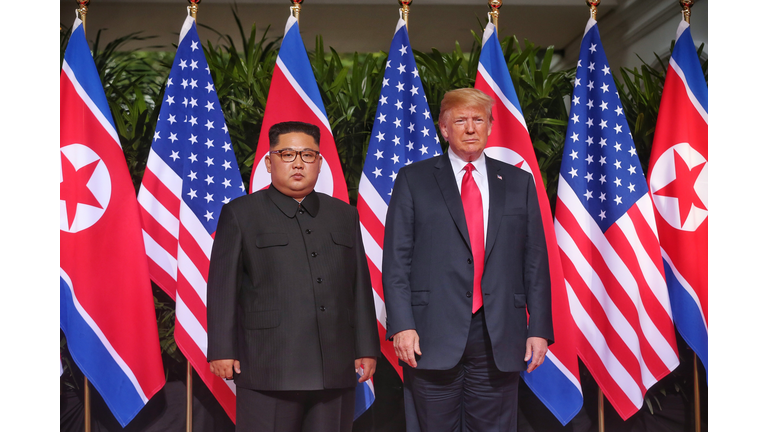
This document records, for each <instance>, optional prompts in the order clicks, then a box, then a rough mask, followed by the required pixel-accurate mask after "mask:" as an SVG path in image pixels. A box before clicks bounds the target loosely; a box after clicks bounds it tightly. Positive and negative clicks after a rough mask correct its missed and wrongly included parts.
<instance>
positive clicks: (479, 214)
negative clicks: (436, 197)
mask: <svg viewBox="0 0 768 432" xmlns="http://www.w3.org/2000/svg"><path fill="white" fill-rule="evenodd" d="M474 169H475V167H474V166H473V165H472V164H471V163H468V164H467V166H465V167H464V178H462V179H461V203H462V204H463V205H464V216H465V217H466V218H467V228H468V229H469V243H470V245H471V246H472V261H474V263H475V275H474V279H473V283H472V313H475V312H477V310H478V309H480V306H482V305H483V290H482V288H481V281H482V280H483V267H484V266H485V234H484V233H483V231H484V230H483V225H484V224H483V199H482V198H481V197H480V189H479V188H478V187H477V183H475V179H473V178H472V171H473V170H474Z"/></svg>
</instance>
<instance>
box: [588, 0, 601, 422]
mask: <svg viewBox="0 0 768 432" xmlns="http://www.w3.org/2000/svg"><path fill="white" fill-rule="evenodd" d="M585 2H586V3H587V6H589V13H590V16H591V17H592V19H593V20H595V21H597V7H598V6H600V0H585ZM597 430H598V432H605V398H604V397H603V389H601V388H600V386H598V387H597Z"/></svg>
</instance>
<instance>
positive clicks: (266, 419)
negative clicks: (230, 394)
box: [235, 387, 355, 432]
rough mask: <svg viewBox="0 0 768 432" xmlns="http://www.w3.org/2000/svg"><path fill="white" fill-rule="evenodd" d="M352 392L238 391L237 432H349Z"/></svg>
mask: <svg viewBox="0 0 768 432" xmlns="http://www.w3.org/2000/svg"><path fill="white" fill-rule="evenodd" d="M354 413H355V388H354V387H352V388H349V389H330V390H315V391H258V390H251V389H247V388H243V387H238V388H237V422H236V426H235V430H236V431H237V432H351V431H352V418H353V416H354Z"/></svg>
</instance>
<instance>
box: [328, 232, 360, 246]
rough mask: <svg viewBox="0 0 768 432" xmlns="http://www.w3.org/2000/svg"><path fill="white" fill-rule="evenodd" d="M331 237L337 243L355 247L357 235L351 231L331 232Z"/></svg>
mask: <svg viewBox="0 0 768 432" xmlns="http://www.w3.org/2000/svg"><path fill="white" fill-rule="evenodd" d="M331 239H333V242H334V243H336V244H337V245H341V246H346V247H348V248H353V247H354V246H355V237H354V236H353V235H351V234H350V233H343V232H331Z"/></svg>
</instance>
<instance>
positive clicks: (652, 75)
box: [615, 41, 707, 173]
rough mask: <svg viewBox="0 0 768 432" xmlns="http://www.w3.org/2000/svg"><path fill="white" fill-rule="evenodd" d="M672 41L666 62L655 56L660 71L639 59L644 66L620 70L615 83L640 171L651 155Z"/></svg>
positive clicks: (698, 52) (705, 67)
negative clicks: (619, 77) (630, 130)
mask: <svg viewBox="0 0 768 432" xmlns="http://www.w3.org/2000/svg"><path fill="white" fill-rule="evenodd" d="M674 47H675V42H674V41H672V44H671V45H670V47H669V54H668V56H667V57H666V59H665V60H662V59H661V58H660V57H659V56H658V55H657V54H654V56H655V57H656V61H657V62H658V64H659V68H660V69H657V68H654V67H652V66H651V65H649V64H648V63H646V62H645V61H644V60H643V59H642V58H640V57H638V58H640V61H641V62H642V63H643V65H642V66H641V67H640V69H639V70H638V68H636V67H635V68H633V69H628V68H621V78H622V81H623V82H622V81H619V80H618V79H616V80H615V82H616V88H617V89H618V92H619V97H620V98H621V103H622V105H623V106H624V115H626V116H627V122H628V123H629V127H630V128H631V129H632V138H633V140H634V142H635V148H636V149H637V155H638V157H639V158H640V163H641V165H642V167H643V172H645V173H647V172H648V160H649V159H650V156H651V145H652V144H653V136H654V132H655V131H656V119H657V118H658V115H659V105H660V104H661V94H662V92H663V90H664V82H665V81H666V78H667V68H668V66H669V58H670V57H671V56H672V50H673V49H674ZM703 51H704V44H701V45H700V46H699V49H698V51H697V54H698V55H699V61H700V63H701V68H702V72H704V79H705V80H706V79H707V60H704V59H703V58H702V53H703Z"/></svg>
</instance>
